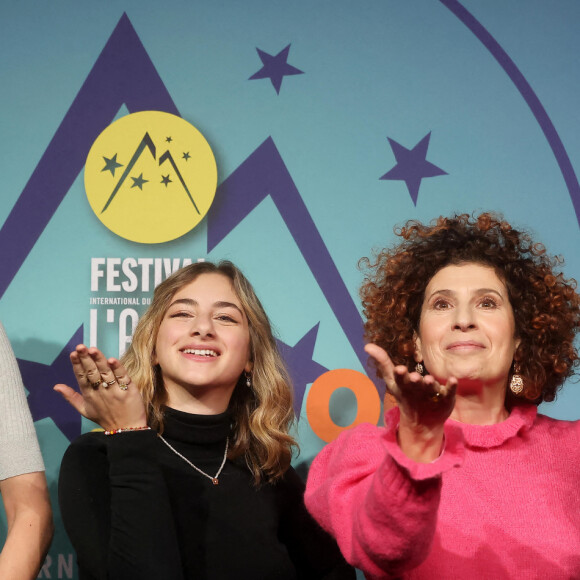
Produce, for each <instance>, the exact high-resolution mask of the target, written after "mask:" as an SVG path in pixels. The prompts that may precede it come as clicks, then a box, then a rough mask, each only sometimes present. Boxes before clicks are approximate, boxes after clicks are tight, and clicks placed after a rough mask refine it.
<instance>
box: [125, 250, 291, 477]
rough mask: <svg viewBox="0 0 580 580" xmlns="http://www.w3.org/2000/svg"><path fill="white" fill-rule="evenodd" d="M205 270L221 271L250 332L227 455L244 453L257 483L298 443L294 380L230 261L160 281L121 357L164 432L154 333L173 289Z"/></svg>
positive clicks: (278, 470)
mask: <svg viewBox="0 0 580 580" xmlns="http://www.w3.org/2000/svg"><path fill="white" fill-rule="evenodd" d="M203 274H220V275H222V276H225V277H226V278H228V279H229V280H230V281H231V284H232V288H233V290H234V292H235V294H236V296H237V297H238V299H239V301H240V303H241V305H242V309H243V311H244V313H245V315H246V317H247V319H248V327H249V332H250V357H251V361H252V365H253V366H252V387H251V388H248V387H247V386H246V379H245V376H244V373H242V374H241V375H240V378H239V380H238V383H237V385H236V387H235V389H234V392H233V394H232V398H231V400H230V405H229V408H230V410H231V413H232V435H231V436H230V448H229V451H228V457H229V458H230V459H235V458H237V457H240V456H243V457H244V458H245V460H246V463H247V465H248V467H249V469H250V470H251V471H252V473H253V475H254V480H255V482H256V484H259V483H261V482H262V481H264V480H265V481H268V482H272V481H275V480H276V479H278V478H280V477H281V476H282V475H283V474H284V472H285V471H286V470H287V469H288V467H289V466H290V460H291V458H292V449H293V447H297V444H296V442H295V440H294V438H293V437H292V436H291V435H290V434H289V430H290V427H291V425H292V422H293V421H294V411H293V407H292V386H291V382H290V378H289V375H288V372H287V370H286V366H285V364H284V361H283V360H282V357H281V355H280V353H279V352H278V347H277V344H276V339H275V338H274V335H273V333H272V327H271V325H270V321H269V319H268V316H267V315H266V312H265V311H264V308H263V307H262V304H261V303H260V300H259V299H258V297H257V296H256V293H255V292H254V289H253V288H252V285H251V284H250V282H249V281H248V280H247V278H246V277H245V276H244V275H243V274H242V272H241V271H240V270H239V269H238V268H237V267H236V266H234V264H232V263H231V262H229V261H222V262H219V264H214V263H212V262H198V263H195V264H191V265H189V266H185V267H184V268H181V269H180V270H178V271H177V272H175V273H174V274H172V275H171V276H169V278H167V279H166V280H165V281H163V282H162V283H161V284H159V286H157V288H156V289H155V292H154V294H153V300H152V303H151V305H150V307H149V308H148V309H147V311H146V312H145V314H144V315H143V316H142V317H141V319H140V320H139V323H138V324H137V328H136V329H135V333H134V335H133V340H132V342H131V345H130V346H129V348H128V349H127V351H126V352H125V354H124V355H123V357H122V359H121V362H122V363H123V365H124V366H125V368H126V369H127V373H128V374H129V376H130V377H131V379H132V381H133V382H134V383H135V384H136V385H137V387H138V389H139V391H140V392H141V395H142V396H143V399H144V401H145V405H146V409H147V416H148V422H149V424H150V425H151V426H152V427H154V428H156V429H157V430H159V431H160V432H162V431H163V406H164V405H165V404H166V403H167V391H166V389H165V385H164V384H163V377H162V374H161V369H160V368H159V365H154V364H153V357H154V353H155V345H156V342H157V333H158V331H159V326H160V325H161V321H162V320H163V317H164V316H165V313H166V312H167V309H168V308H169V305H170V304H171V301H172V299H173V296H174V295H175V294H176V292H178V291H179V290H180V289H181V288H183V287H184V286H186V285H187V284H190V283H191V282H193V281H194V280H195V279H196V278H197V277H198V276H201V275H203Z"/></svg>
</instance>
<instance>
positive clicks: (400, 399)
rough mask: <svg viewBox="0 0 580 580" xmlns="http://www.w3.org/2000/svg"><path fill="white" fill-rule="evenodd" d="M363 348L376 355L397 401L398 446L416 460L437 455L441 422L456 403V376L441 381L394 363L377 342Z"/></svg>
mask: <svg viewBox="0 0 580 580" xmlns="http://www.w3.org/2000/svg"><path fill="white" fill-rule="evenodd" d="M365 350H366V352H367V353H368V354H369V355H370V356H372V357H373V358H374V359H375V361H376V363H377V367H378V369H379V371H380V372H381V375H382V377H383V380H384V381H385V384H386V387H387V391H388V392H389V393H390V394H391V395H393V397H394V398H395V399H396V401H397V404H398V407H399V410H400V413H401V418H400V423H399V431H398V439H399V445H400V447H401V449H402V450H403V451H404V452H405V454H406V455H408V456H409V457H411V458H412V459H415V460H416V461H419V462H428V461H432V460H433V459H436V458H437V457H438V456H439V454H440V451H441V446H442V442H443V424H444V423H445V421H446V420H447V418H448V417H449V415H451V412H452V411H453V407H454V405H455V390H456V388H457V379H455V378H453V377H451V378H449V380H448V381H447V384H446V385H442V384H440V383H438V382H437V381H436V380H435V378H434V377H432V376H431V375H427V376H425V377H423V376H421V375H420V374H419V373H417V372H409V369H408V368H407V367H405V366H403V365H398V366H395V365H394V364H393V362H392V361H391V359H390V357H389V355H388V354H387V353H386V352H385V350H384V349H382V348H381V347H380V346H378V345H376V344H367V345H366V346H365Z"/></svg>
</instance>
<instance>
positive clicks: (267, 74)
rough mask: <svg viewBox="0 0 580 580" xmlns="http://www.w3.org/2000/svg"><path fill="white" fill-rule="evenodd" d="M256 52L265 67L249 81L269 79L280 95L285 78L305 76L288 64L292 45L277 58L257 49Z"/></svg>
mask: <svg viewBox="0 0 580 580" xmlns="http://www.w3.org/2000/svg"><path fill="white" fill-rule="evenodd" d="M256 50H257V51H258V55H259V57H260V59H261V60H262V64H263V65H264V66H263V67H262V68H261V69H260V70H259V71H258V72H257V73H255V74H253V75H252V76H251V77H250V78H249V80H256V79H268V78H269V79H270V81H271V82H272V86H273V87H274V88H275V89H276V93H277V94H278V95H279V94H280V87H281V86H282V79H283V78H284V77H285V76H289V75H302V74H304V71H301V70H300V69H297V68H296V67H294V66H292V65H290V64H288V63H287V62H286V61H287V60H288V53H289V52H290V45H288V46H287V47H286V48H284V49H282V50H281V51H280V52H279V53H278V54H277V55H276V56H272V55H271V54H268V53H267V52H264V51H263V50H260V49H259V48H256Z"/></svg>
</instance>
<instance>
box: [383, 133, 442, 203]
mask: <svg viewBox="0 0 580 580" xmlns="http://www.w3.org/2000/svg"><path fill="white" fill-rule="evenodd" d="M430 138H431V132H429V133H427V135H425V137H423V139H421V141H419V143H417V145H415V147H413V149H407V148H406V147H403V146H402V145H400V144H399V143H397V142H396V141H394V140H393V139H391V138H390V137H387V139H388V140H389V143H390V145H391V149H392V150H393V153H394V155H395V159H396V160H397V164H396V165H395V167H393V168H392V169H391V170H390V171H388V172H387V173H385V174H384V175H383V176H382V177H381V178H380V179H385V180H391V181H393V180H396V181H404V182H405V183H406V185H407V189H408V190H409V194H410V196H411V199H412V200H413V204H414V205H417V197H418V196H419V187H420V186H421V180H422V179H423V178H424V177H436V176H437V175H447V172H446V171H443V169H440V168H439V167H437V166H436V165H433V163H429V161H427V148H428V147H429V139H430Z"/></svg>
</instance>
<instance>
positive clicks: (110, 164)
mask: <svg viewBox="0 0 580 580" xmlns="http://www.w3.org/2000/svg"><path fill="white" fill-rule="evenodd" d="M103 159H104V160H105V167H103V169H101V172H103V171H110V172H111V174H112V175H113V177H115V169H117V168H118V167H123V164H122V163H117V154H116V153H115V155H113V157H112V158H111V159H109V158H108V157H105V156H104V155H103Z"/></svg>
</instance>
